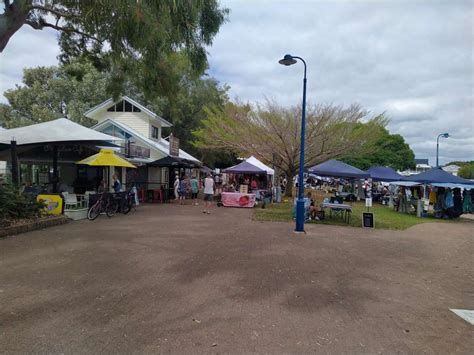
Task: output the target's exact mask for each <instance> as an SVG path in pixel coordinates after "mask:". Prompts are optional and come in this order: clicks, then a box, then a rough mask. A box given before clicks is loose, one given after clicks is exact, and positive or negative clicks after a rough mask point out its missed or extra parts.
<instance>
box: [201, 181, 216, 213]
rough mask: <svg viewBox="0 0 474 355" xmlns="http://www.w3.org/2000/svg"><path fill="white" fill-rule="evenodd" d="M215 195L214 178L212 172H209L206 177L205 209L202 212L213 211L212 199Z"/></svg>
mask: <svg viewBox="0 0 474 355" xmlns="http://www.w3.org/2000/svg"><path fill="white" fill-rule="evenodd" d="M213 197H214V179H213V178H212V176H211V174H210V173H208V174H207V177H206V179H205V180H204V204H205V209H204V210H203V211H202V213H207V214H210V213H211V207H212V199H213Z"/></svg>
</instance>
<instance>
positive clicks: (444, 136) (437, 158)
mask: <svg viewBox="0 0 474 355" xmlns="http://www.w3.org/2000/svg"><path fill="white" fill-rule="evenodd" d="M439 137H443V138H448V137H449V133H441V134H438V138H436V167H437V168H438V167H439Z"/></svg>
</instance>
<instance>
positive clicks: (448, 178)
mask: <svg viewBox="0 0 474 355" xmlns="http://www.w3.org/2000/svg"><path fill="white" fill-rule="evenodd" d="M403 180H405V181H415V182H419V183H421V184H437V183H445V184H458V185H474V181H471V180H467V179H463V178H461V177H459V176H455V175H453V174H450V173H448V172H446V171H444V170H443V169H441V168H433V169H431V170H428V171H425V172H423V173H420V174H417V175H412V176H408V177H406V178H404V179H403Z"/></svg>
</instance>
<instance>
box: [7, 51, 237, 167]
mask: <svg viewBox="0 0 474 355" xmlns="http://www.w3.org/2000/svg"><path fill="white" fill-rule="evenodd" d="M173 73H174V75H175V80H176V81H177V82H178V83H179V85H178V86H177V89H176V91H175V94H174V95H173V96H166V97H162V96H158V95H156V96H154V97H146V96H145V95H144V94H143V92H142V91H141V90H140V89H139V88H137V87H136V86H135V84H134V82H132V81H130V80H128V81H126V82H125V83H124V86H123V92H122V94H124V95H128V96H130V97H132V98H134V99H136V100H137V101H138V102H140V103H141V104H143V105H145V106H147V107H148V108H150V109H151V110H152V111H154V112H156V113H157V114H159V115H160V116H162V117H163V118H165V119H166V120H168V121H170V122H171V123H173V127H172V128H170V129H166V130H165V131H164V134H165V135H166V134H168V133H171V132H173V134H174V135H175V136H176V137H178V138H180V141H181V148H182V149H184V150H186V151H187V152H189V153H190V154H192V155H196V156H198V157H200V158H204V157H205V158H206V160H209V162H210V163H211V164H212V163H214V162H216V161H217V162H218V161H222V160H224V161H228V160H229V157H228V155H227V154H221V153H219V154H217V153H216V152H210V151H206V152H205V156H204V155H202V154H201V152H200V151H198V149H197V148H196V147H195V146H194V145H192V144H191V142H192V140H193V137H192V133H191V132H192V131H193V130H195V129H197V127H198V126H199V125H200V122H201V120H202V119H204V117H205V116H206V114H205V112H204V107H205V106H206V105H210V104H211V105H214V106H216V107H224V105H225V103H226V102H227V101H228V97H227V90H228V87H227V86H225V85H224V86H223V85H220V83H219V82H218V81H217V80H216V79H214V78H212V77H209V76H206V75H204V76H199V77H196V76H195V75H194V74H193V72H192V68H191V66H190V63H189V61H188V60H187V58H186V57H184V56H178V55H177V58H176V65H175V67H174V69H173ZM110 75H111V74H110V73H109V72H108V71H98V70H97V69H96V68H95V67H94V65H92V64H91V63H90V62H89V61H87V60H84V59H76V60H75V61H71V62H70V63H68V64H63V65H59V66H52V67H37V68H29V69H24V73H23V80H22V85H17V86H16V87H15V88H14V89H10V90H7V91H6V92H5V93H4V95H5V97H6V98H7V100H8V104H0V126H3V127H5V128H13V127H19V126H25V125H29V124H34V123H39V122H44V121H49V120H52V119H56V118H59V117H68V118H69V119H71V120H73V121H75V122H78V123H80V124H82V125H84V126H91V125H93V124H94V123H95V122H93V121H92V120H90V119H88V118H87V117H85V116H84V112H86V111H87V110H89V109H90V108H91V107H94V106H96V105H97V104H100V103H101V102H103V101H105V100H107V99H108V98H109V97H110V95H108V94H107V85H108V83H109V78H110ZM230 160H231V161H233V160H232V157H231V158H230Z"/></svg>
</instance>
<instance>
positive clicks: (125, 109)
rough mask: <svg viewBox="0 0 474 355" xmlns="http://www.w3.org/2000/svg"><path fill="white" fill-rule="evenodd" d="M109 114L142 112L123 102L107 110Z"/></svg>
mask: <svg viewBox="0 0 474 355" xmlns="http://www.w3.org/2000/svg"><path fill="white" fill-rule="evenodd" d="M107 111H108V112H142V110H140V109H139V108H138V107H136V106H134V105H132V104H131V103H130V102H128V101H125V100H122V101H120V102H117V103H116V104H115V105H112V106H110V107H109V108H108V109H107Z"/></svg>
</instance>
